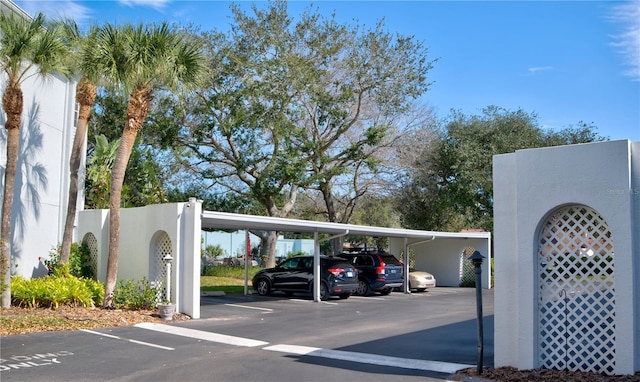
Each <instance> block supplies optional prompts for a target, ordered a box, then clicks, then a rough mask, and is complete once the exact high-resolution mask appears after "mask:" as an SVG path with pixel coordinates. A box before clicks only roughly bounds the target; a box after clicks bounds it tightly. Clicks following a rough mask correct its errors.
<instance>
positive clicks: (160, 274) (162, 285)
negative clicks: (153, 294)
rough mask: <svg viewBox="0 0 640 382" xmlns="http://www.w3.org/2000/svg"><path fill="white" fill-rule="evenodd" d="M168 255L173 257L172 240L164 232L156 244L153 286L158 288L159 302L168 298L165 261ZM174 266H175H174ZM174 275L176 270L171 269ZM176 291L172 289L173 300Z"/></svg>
mask: <svg viewBox="0 0 640 382" xmlns="http://www.w3.org/2000/svg"><path fill="white" fill-rule="evenodd" d="M166 255H170V256H173V253H172V250H171V238H170V237H169V235H168V234H167V233H166V232H164V233H163V234H162V235H161V236H160V237H158V239H157V240H156V243H155V260H156V273H155V274H156V278H155V280H152V282H153V284H154V285H156V286H158V287H159V288H158V300H164V299H165V298H166V296H167V286H166V281H167V264H166V262H165V261H164V260H163V259H164V257H165V256H166ZM172 265H173V264H172ZM171 269H172V270H171V272H172V273H173V271H174V269H173V267H172V268H171ZM173 296H174V290H173V288H171V297H172V298H171V299H172V300H174V299H173Z"/></svg>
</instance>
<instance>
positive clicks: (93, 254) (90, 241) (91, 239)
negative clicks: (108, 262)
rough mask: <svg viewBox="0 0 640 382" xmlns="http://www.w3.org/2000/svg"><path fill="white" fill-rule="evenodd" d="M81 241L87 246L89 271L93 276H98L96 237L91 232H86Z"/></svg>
mask: <svg viewBox="0 0 640 382" xmlns="http://www.w3.org/2000/svg"><path fill="white" fill-rule="evenodd" d="M83 241H84V242H85V243H86V244H87V247H89V256H90V261H91V264H90V265H91V271H92V272H93V275H94V276H95V277H98V239H96V237H95V236H94V235H93V234H92V233H88V234H86V235H85V237H84V240H83Z"/></svg>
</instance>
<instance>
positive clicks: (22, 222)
mask: <svg viewBox="0 0 640 382" xmlns="http://www.w3.org/2000/svg"><path fill="white" fill-rule="evenodd" d="M6 82H7V80H6V77H5V76H4V75H0V91H1V92H4V88H5V85H6ZM22 90H23V95H24V112H23V115H22V123H21V127H20V130H21V133H20V147H19V150H20V153H19V157H18V165H17V173H16V183H15V193H14V199H13V209H12V219H11V222H12V227H13V232H12V237H13V238H12V243H11V244H12V245H11V249H12V256H13V262H14V265H17V267H12V272H13V273H14V274H20V275H22V276H24V277H33V276H40V275H43V274H44V273H46V269H45V267H44V266H43V265H42V264H41V263H40V262H39V261H38V257H42V258H46V257H47V256H48V254H49V252H50V250H51V249H52V247H54V246H57V245H58V243H60V242H61V241H62V235H63V232H64V220H65V217H66V210H67V207H66V204H67V191H68V187H69V155H70V150H71V146H72V143H73V134H74V133H75V123H74V122H75V116H74V110H75V83H74V82H70V81H68V80H66V79H64V78H63V77H60V76H53V77H49V78H48V79H47V80H43V79H41V78H39V77H37V76H33V77H30V78H28V79H27V80H26V81H25V82H24V83H23V85H22ZM5 121H6V115H5V114H4V111H2V112H0V123H1V124H2V126H3V128H2V131H1V132H0V143H1V144H0V147H2V150H0V176H2V180H3V181H2V182H1V184H0V192H4V189H3V187H4V175H5V174H4V169H5V166H6V161H7V158H6V147H7V146H6V139H7V138H6V137H7V135H6V129H4V123H5ZM79 204H80V205H82V204H83V198H82V197H80V201H79Z"/></svg>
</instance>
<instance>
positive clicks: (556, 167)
mask: <svg viewBox="0 0 640 382" xmlns="http://www.w3.org/2000/svg"><path fill="white" fill-rule="evenodd" d="M639 145H640V144H639V143H638V142H630V141H628V140H619V141H611V142H599V143H591V144H581V145H571V146H562V147H552V148H541V149H532V150H522V151H517V152H516V153H513V154H505V155H498V156H495V157H494V171H493V173H494V216H495V223H494V237H495V247H494V250H495V257H496V262H495V279H496V285H495V328H496V329H495V360H494V363H495V366H509V365H510V366H515V367H518V368H520V369H530V368H535V367H537V366H538V365H537V362H538V361H537V356H538V355H537V338H536V336H537V290H536V287H537V278H536V277H537V276H536V273H535V272H536V264H535V262H534V258H535V253H536V251H537V243H536V240H537V235H538V232H539V229H540V224H541V223H542V222H543V221H544V220H545V219H546V217H547V216H548V215H549V214H550V213H551V212H552V211H554V210H556V209H557V208H559V207H561V206H564V205H569V204H583V205H587V206H590V207H592V208H594V209H595V210H597V211H598V212H599V213H601V214H602V216H603V217H604V218H605V219H606V220H607V222H608V224H609V228H610V229H611V232H612V233H613V242H614V247H615V254H616V256H615V283H616V288H615V302H616V312H615V314H616V332H617V333H618V335H617V336H616V372H618V373H621V374H630V373H632V372H634V371H635V370H638V366H639V365H638V363H639V362H640V361H638V359H640V351H639V347H638V337H639V336H638V335H637V334H638V333H639V332H638V327H639V325H638V324H639V321H638V310H639V307H638V305H639V304H640V292H639V290H638V284H639V283H638V280H637V279H638V278H639V277H640V276H638V275H640V259H639V256H640V251H639V246H638V243H637V242H638V235H639V233H638V232H639V231H640V225H639V220H638V217H639V216H640V214H639V212H638V209H639V208H640V207H639V206H638V205H639V204H640V202H639V200H638V199H639V198H640V190H639V189H638V186H637V185H638V184H640V181H639V179H640V173H639V170H638V167H640V165H639V164H638V162H640V157H639V156H637V153H638V151H640V150H639V149H638V147H639ZM634 275H635V279H634ZM627 333H628V334H631V333H634V334H636V335H627Z"/></svg>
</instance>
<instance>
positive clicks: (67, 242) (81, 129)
mask: <svg viewBox="0 0 640 382" xmlns="http://www.w3.org/2000/svg"><path fill="white" fill-rule="evenodd" d="M76 89H77V90H76V93H77V94H76V100H77V101H78V103H80V113H79V114H78V123H77V126H76V133H75V136H74V137H73V148H72V149H71V158H70V159H69V171H70V176H69V199H68V203H67V219H66V220H65V223H64V234H63V235H62V251H61V253H60V262H61V263H67V262H69V254H70V252H71V241H72V239H73V222H74V221H75V219H76V207H77V204H78V171H79V170H80V162H81V159H82V150H83V149H84V141H85V137H86V135H87V127H88V125H89V116H90V114H91V108H92V107H93V104H94V101H95V99H96V90H97V89H96V86H95V85H93V84H92V83H91V82H89V81H87V80H86V79H83V80H81V81H80V82H79V83H78V85H77V86H76Z"/></svg>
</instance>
